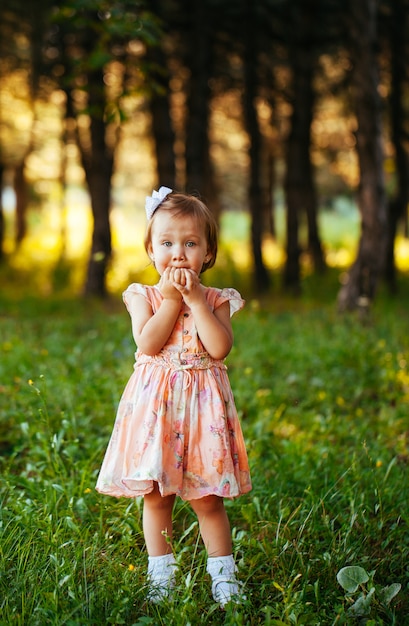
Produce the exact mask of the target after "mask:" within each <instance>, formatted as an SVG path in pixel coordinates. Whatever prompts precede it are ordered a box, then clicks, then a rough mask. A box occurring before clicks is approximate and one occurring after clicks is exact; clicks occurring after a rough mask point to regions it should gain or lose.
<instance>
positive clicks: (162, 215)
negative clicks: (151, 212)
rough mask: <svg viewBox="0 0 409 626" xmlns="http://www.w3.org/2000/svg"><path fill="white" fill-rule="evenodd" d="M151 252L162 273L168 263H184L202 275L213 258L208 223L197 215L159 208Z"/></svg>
mask: <svg viewBox="0 0 409 626" xmlns="http://www.w3.org/2000/svg"><path fill="white" fill-rule="evenodd" d="M148 253H149V256H150V258H151V259H152V261H153V262H154V264H155V267H156V269H157V271H158V272H159V274H160V275H162V274H163V272H164V271H165V269H166V268H167V267H182V268H185V269H190V270H193V271H194V272H195V273H196V274H197V275H199V274H200V272H201V270H202V267H203V263H205V262H207V261H208V260H209V259H210V254H209V252H208V246H207V240H206V235H205V229H204V225H203V224H201V223H200V222H199V220H197V219H196V218H195V217H190V216H187V215H175V214H174V212H173V211H169V210H166V211H161V210H160V209H158V210H157V213H156V215H155V218H154V221H153V223H152V231H151V242H150V244H149V246H148Z"/></svg>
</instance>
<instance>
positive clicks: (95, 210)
mask: <svg viewBox="0 0 409 626" xmlns="http://www.w3.org/2000/svg"><path fill="white" fill-rule="evenodd" d="M89 76H90V84H89V92H88V108H89V111H90V133H89V137H87V138H81V136H80V135H78V145H79V148H80V152H81V159H82V164H83V167H84V171H85V176H86V180H87V184H88V190H89V194H90V199H91V209H92V216H93V222H94V223H93V232H92V244H91V252H90V257H89V261H88V269H87V277H86V282H85V289H84V293H85V295H86V296H97V297H103V296H105V295H106V271H107V267H108V263H109V261H110V258H111V252H112V249H111V226H110V208H111V179H112V171H113V162H114V160H113V148H112V147H110V146H108V144H107V141H106V125H105V121H104V104H105V97H104V91H103V85H104V81H103V72H102V69H99V70H95V71H94V72H93V73H92V74H89ZM71 109H72V107H71V106H70V105H69V106H68V110H69V111H71Z"/></svg>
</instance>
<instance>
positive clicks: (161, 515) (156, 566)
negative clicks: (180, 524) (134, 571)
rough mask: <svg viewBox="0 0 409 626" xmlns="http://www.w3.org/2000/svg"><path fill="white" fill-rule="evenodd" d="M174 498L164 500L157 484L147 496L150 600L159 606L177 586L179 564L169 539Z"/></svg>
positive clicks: (146, 528)
mask: <svg viewBox="0 0 409 626" xmlns="http://www.w3.org/2000/svg"><path fill="white" fill-rule="evenodd" d="M174 502H175V496H173V495H172V496H166V497H162V496H161V495H160V492H159V488H158V485H157V484H156V483H155V486H154V489H153V491H152V492H151V493H149V494H147V495H146V496H144V503H143V532H144V536H145V543H146V548H147V550H148V555H149V557H148V579H149V583H150V588H149V592H148V600H149V601H151V602H154V603H159V602H161V601H162V600H164V599H166V598H168V597H169V596H170V594H171V592H172V589H173V587H174V584H175V569H176V562H175V557H174V556H173V553H172V546H171V543H170V541H169V540H171V539H172V511H173V504H174Z"/></svg>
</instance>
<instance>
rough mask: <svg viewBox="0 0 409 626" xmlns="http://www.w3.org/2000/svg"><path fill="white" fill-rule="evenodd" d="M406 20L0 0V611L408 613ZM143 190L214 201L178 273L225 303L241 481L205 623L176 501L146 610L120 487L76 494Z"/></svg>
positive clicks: (103, 405) (340, 12) (138, 228)
mask: <svg viewBox="0 0 409 626" xmlns="http://www.w3.org/2000/svg"><path fill="white" fill-rule="evenodd" d="M408 8H409V6H408V1H407V0H393V1H392V0H389V1H388V0H379V1H375V0H361V1H360V2H356V1H354V0H351V1H350V2H348V1H347V2H341V1H339V0H326V1H319V0H293V1H289V0H257V1H254V0H202V1H199V0H192V1H190V2H189V1H187V0H186V1H184V2H183V1H182V0H163V1H158V0H151V1H150V2H146V3H144V2H137V1H133V2H127V1H126V0H123V1H122V2H119V1H116V0H114V1H112V2H103V1H102V0H70V1H68V0H63V1H61V2H52V1H51V0H37V1H36V2H35V3H34V2H28V1H23V0H2V1H1V3H0V34H1V38H0V174H1V180H2V195H1V199H2V205H1V211H0V217H1V219H0V241H1V266H0V307H1V309H0V353H1V357H0V453H1V455H0V468H1V472H0V503H1V506H0V624H7V625H9V624H18V625H21V626H23V625H24V626H25V625H30V626H34V625H37V624H38V625H39V626H40V625H41V626H43V625H44V624H52V625H57V624H58V625H62V624H67V625H71V626H84V625H85V624H89V625H93V624H102V623H107V624H136V625H138V626H142V625H143V624H166V625H169V624H175V625H177V626H179V625H183V626H186V625H187V624H193V625H195V624H201V623H203V624H209V623H212V624H215V625H217V624H226V625H227V624H231V625H232V626H233V625H234V626H236V625H238V624H272V625H275V626H282V625H283V624H284V625H285V626H290V625H294V624H313V625H314V626H320V625H322V626H329V625H334V626H335V625H339V624H348V625H349V626H351V625H352V624H362V623H366V624H367V626H373V625H374V624H399V625H401V624H405V623H406V621H407V616H408V613H409V606H408V597H409V595H408V588H409V587H408V580H409V569H408V562H409V558H408V557H409V533H408V532H407V528H408V521H409V519H408V507H407V502H408V490H409V480H408V468H409V434H408V427H407V416H408V406H409V366H408V363H409V344H408V336H409V334H408V322H407V319H408V318H407V310H408V293H409V291H408V289H407V285H408V275H407V272H408V268H409V244H408V239H407V234H408V233H407V230H408V227H407V220H408V213H407V205H408V113H409V111H408V107H409V101H408V98H409V95H408V67H409V63H408V54H409V51H408V38H409V34H408V33H409V29H408V19H409V11H408ZM163 184H164V185H168V186H170V187H172V188H178V189H183V190H186V191H189V192H193V193H199V194H200V195H201V196H202V197H203V198H204V199H205V200H206V201H207V202H208V203H209V205H210V207H211V208H212V209H213V210H214V211H215V214H216V215H217V217H218V219H219V221H220V227H221V247H220V255H219V259H218V263H217V267H216V268H212V270H210V271H209V272H207V273H206V274H205V275H204V278H203V279H204V281H206V282H207V281H208V282H210V283H211V284H213V285H215V286H226V285H228V286H234V287H237V288H239V289H240V291H242V292H243V295H244V296H245V297H246V299H247V301H248V303H247V306H246V307H245V309H244V310H243V312H241V313H240V315H239V316H237V319H236V316H235V317H234V318H233V325H234V331H235V346H234V348H233V351H232V353H231V355H229V359H228V365H229V374H230V378H231V381H232V386H233V389H234V393H235V398H236V403H237V406H238V409H239V413H240V418H241V420H242V423H243V429H244V433H245V436H246V441H247V443H248V450H249V458H250V463H251V468H252V478H253V491H252V492H251V493H250V494H249V495H248V496H245V497H243V498H240V499H239V500H237V501H235V502H231V503H230V502H229V503H228V505H227V506H228V511H229V517H230V519H231V523H232V529H233V545H234V552H235V556H236V559H237V562H238V564H239V572H240V577H241V579H242V580H243V581H244V583H245V585H246V593H247V596H248V599H247V601H246V602H245V603H244V605H243V606H241V607H239V608H236V609H234V608H232V607H230V608H229V609H228V611H226V612H225V613H223V612H221V611H219V609H218V607H217V605H215V604H214V603H212V600H211V596H210V591H209V589H210V587H209V581H208V580H206V573H205V558H206V555H205V552H204V550H203V548H202V546H201V543H200V536H199V532H198V527H197V521H196V520H195V518H194V516H193V515H192V513H191V511H190V510H189V508H188V507H186V505H184V504H183V503H181V502H178V503H177V506H176V510H175V540H174V545H173V548H174V550H175V553H176V555H177V559H178V586H177V597H176V598H175V601H174V602H173V603H169V605H166V606H164V607H163V606H162V607H152V606H149V605H147V603H146V602H145V597H146V553H145V549H144V542H143V532H142V523H141V506H140V502H135V501H131V502H123V501H118V502H117V501H115V500H113V499H108V498H102V497H101V496H99V495H98V494H96V493H95V489H94V486H95V481H96V476H97V474H98V470H99V467H100V464H101V461H102V456H103V453H104V450H105V448H106V445H107V441H108V438H109V435H110V432H111V429H112V423H113V417H114V414H115V410H116V407H117V403H118V398H119V396H120V393H121V391H122V388H123V384H124V383H125V381H126V379H127V378H128V377H129V373H130V371H131V369H132V359H133V352H134V349H135V346H134V344H133V341H132V336H131V333H130V328H129V319H128V317H127V315H126V312H125V311H124V310H123V308H121V307H122V305H121V301H120V295H119V294H120V292H121V290H122V289H123V287H125V286H126V285H127V284H128V283H129V282H131V281H132V280H140V281H142V282H145V281H146V282H148V281H154V280H156V276H155V275H154V273H153V269H152V267H150V266H149V265H148V261H147V259H146V255H145V252H144V250H143V248H142V239H143V232H144V227H145V215H144V208H143V206H144V201H145V196H146V195H148V194H150V193H151V191H152V189H153V188H157V187H158V186H159V185H163ZM80 295H86V296H89V297H88V298H81V297H80ZM107 295H109V296H111V295H112V296H113V297H112V298H101V297H102V296H107ZM397 296H398V297H397ZM339 311H343V312H347V311H348V313H351V312H355V311H358V315H355V314H348V315H339ZM249 338H250V339H251V341H249ZM345 568H346V569H345Z"/></svg>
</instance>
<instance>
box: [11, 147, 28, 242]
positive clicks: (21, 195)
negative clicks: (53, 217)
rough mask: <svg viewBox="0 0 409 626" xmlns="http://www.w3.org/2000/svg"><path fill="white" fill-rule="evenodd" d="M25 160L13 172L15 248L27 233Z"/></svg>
mask: <svg viewBox="0 0 409 626" xmlns="http://www.w3.org/2000/svg"><path fill="white" fill-rule="evenodd" d="M24 171H25V159H23V161H22V162H21V163H19V164H18V165H17V167H16V168H15V170H14V191H15V194H16V233H15V239H16V244H17V246H18V245H20V244H21V242H22V241H23V239H24V237H25V236H26V232H27V222H26V213H27V204H28V193H27V181H26V178H25V175H24Z"/></svg>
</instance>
